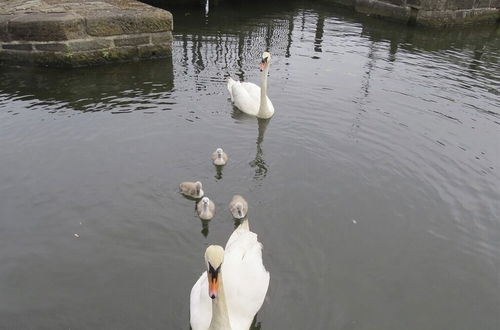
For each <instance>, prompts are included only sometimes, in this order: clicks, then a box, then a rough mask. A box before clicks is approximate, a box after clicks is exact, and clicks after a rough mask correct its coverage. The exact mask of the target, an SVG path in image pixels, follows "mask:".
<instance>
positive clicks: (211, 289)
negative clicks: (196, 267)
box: [208, 274, 219, 299]
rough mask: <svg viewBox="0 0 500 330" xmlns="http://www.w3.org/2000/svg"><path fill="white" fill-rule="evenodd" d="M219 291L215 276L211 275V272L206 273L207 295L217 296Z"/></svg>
mask: <svg viewBox="0 0 500 330" xmlns="http://www.w3.org/2000/svg"><path fill="white" fill-rule="evenodd" d="M218 292H219V282H217V277H213V276H212V274H208V295H209V296H210V298H212V299H215V298H217V294H218Z"/></svg>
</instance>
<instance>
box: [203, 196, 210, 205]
mask: <svg viewBox="0 0 500 330" xmlns="http://www.w3.org/2000/svg"><path fill="white" fill-rule="evenodd" d="M209 201H210V200H209V199H208V197H203V198H202V199H201V202H202V203H203V207H204V208H207V207H208V202H209Z"/></svg>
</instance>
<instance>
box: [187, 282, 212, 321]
mask: <svg viewBox="0 0 500 330" xmlns="http://www.w3.org/2000/svg"><path fill="white" fill-rule="evenodd" d="M189 302H190V306H189V307H190V308H189V310H190V317H189V322H190V323H191V329H192V330H207V329H208V328H209V327H210V322H211V321H212V300H211V299H210V297H209V296H208V279H207V272H203V274H201V276H200V278H199V279H198V281H197V282H196V283H195V284H194V285H193V288H192V289H191V296H190V299H189Z"/></svg>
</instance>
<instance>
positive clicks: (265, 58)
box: [259, 52, 271, 71]
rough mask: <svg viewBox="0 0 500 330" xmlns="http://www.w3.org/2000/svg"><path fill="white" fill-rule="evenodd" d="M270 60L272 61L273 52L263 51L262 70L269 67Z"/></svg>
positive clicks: (260, 66)
mask: <svg viewBox="0 0 500 330" xmlns="http://www.w3.org/2000/svg"><path fill="white" fill-rule="evenodd" d="M270 61H271V54H269V53H268V52H263V53H262V61H261V62H260V65H259V69H260V71H263V70H265V69H267V67H268V66H269V62H270Z"/></svg>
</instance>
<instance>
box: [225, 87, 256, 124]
mask: <svg viewBox="0 0 500 330" xmlns="http://www.w3.org/2000/svg"><path fill="white" fill-rule="evenodd" d="M252 86H253V87H252ZM255 88H257V89H259V92H258V93H260V87H259V86H257V85H255V84H252V83H247V82H244V83H241V82H239V81H235V82H234V84H232V85H231V95H232V100H233V103H234V105H235V106H236V107H237V108H238V109H240V110H241V111H243V112H245V113H247V114H249V115H253V116H256V115H257V113H258V112H259V106H260V103H259V102H260V96H259V94H258V93H257V95H258V96H259V97H258V98H255Z"/></svg>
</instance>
